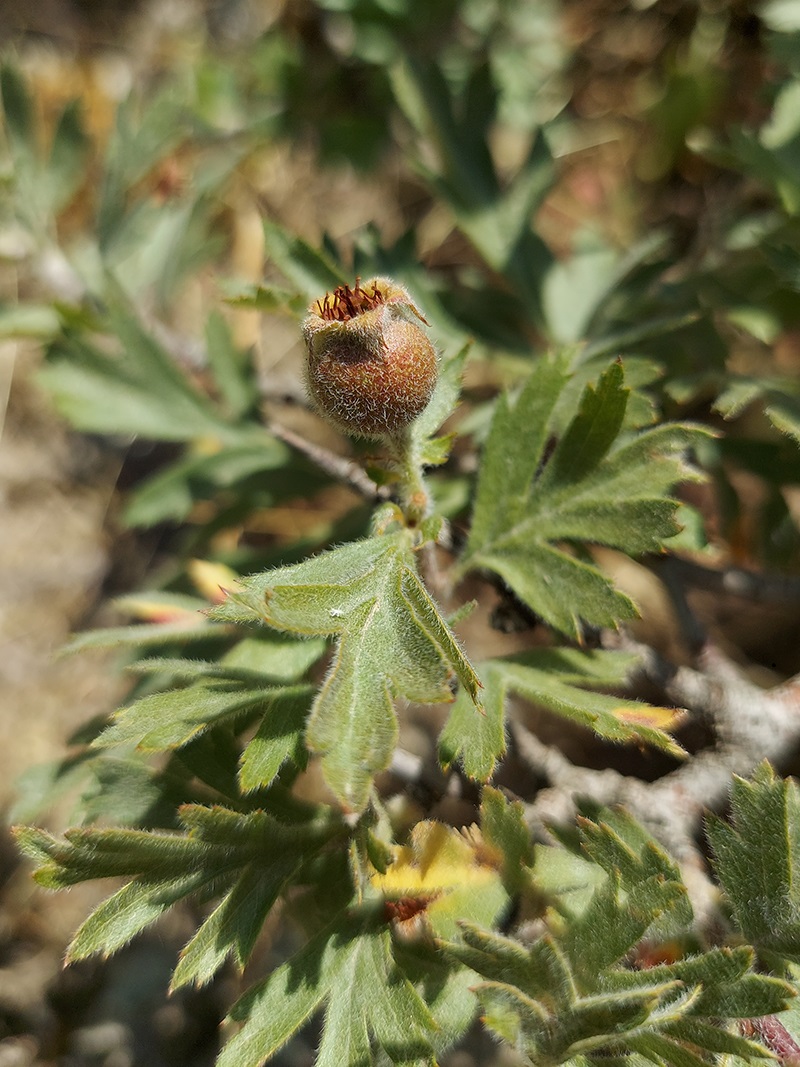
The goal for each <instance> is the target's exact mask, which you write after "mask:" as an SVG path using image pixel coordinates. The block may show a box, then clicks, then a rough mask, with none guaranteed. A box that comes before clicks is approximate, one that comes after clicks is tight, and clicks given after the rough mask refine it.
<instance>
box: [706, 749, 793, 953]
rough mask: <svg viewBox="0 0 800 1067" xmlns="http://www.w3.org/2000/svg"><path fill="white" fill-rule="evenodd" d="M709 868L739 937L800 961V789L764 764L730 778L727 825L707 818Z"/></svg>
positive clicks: (718, 819) (711, 817) (712, 817)
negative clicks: (746, 777) (711, 866)
mask: <svg viewBox="0 0 800 1067" xmlns="http://www.w3.org/2000/svg"><path fill="white" fill-rule="evenodd" d="M706 832H707V834H708V838H709V841H710V842H711V847H712V849H713V852H714V867H715V869H716V871H717V874H718V876H719V879H720V882H721V883H722V886H723V888H724V890H725V892H726V893H727V895H728V897H729V898H730V901H731V903H732V905H733V909H734V913H735V915H736V920H737V923H738V924H739V927H740V929H741V930H742V932H743V933H744V935H745V936H746V937H747V938H748V939H749V940H751V941H752V942H753V944H754V945H756V946H757V947H759V948H763V949H769V950H771V951H774V952H777V953H779V954H780V955H782V956H785V957H787V958H788V959H793V960H798V959H800V789H798V786H797V784H796V782H795V781H794V779H791V778H786V779H781V778H778V777H777V776H776V775H775V772H774V771H773V770H772V768H771V767H770V765H769V764H768V763H766V762H764V763H762V764H761V766H760V767H759V768H758V769H757V770H756V772H755V774H754V775H753V778H752V780H751V781H749V782H748V781H745V780H744V779H742V778H738V777H735V778H734V780H733V787H732V789H731V822H730V823H727V822H724V821H723V820H722V819H720V818H718V817H716V816H709V818H708V820H707V824H706Z"/></svg>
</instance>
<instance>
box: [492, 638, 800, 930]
mask: <svg viewBox="0 0 800 1067" xmlns="http://www.w3.org/2000/svg"><path fill="white" fill-rule="evenodd" d="M622 643H623V646H624V647H626V648H628V649H629V650H632V651H636V652H637V653H638V654H639V656H640V664H641V667H640V669H641V670H642V672H643V674H644V675H645V677H647V678H648V679H649V680H650V681H652V682H653V683H655V684H656V685H658V686H659V688H660V689H661V690H662V691H663V692H664V693H665V695H666V696H667V698H668V699H669V700H670V701H672V702H674V703H675V704H679V705H681V706H683V707H688V708H689V709H690V710H691V711H693V712H695V713H696V714H699V715H701V716H702V717H703V718H704V719H705V720H706V721H707V722H709V723H710V724H711V725H712V726H713V729H714V732H715V735H716V739H717V740H716V744H715V745H714V747H713V748H709V749H706V750H704V751H702V752H700V753H699V754H698V755H696V756H694V757H692V758H690V759H689V760H687V762H686V763H684V764H683V765H682V766H680V767H678V768H677V769H676V770H674V771H672V772H671V773H670V774H667V775H664V777H663V778H660V779H658V780H657V781H655V782H643V781H641V780H640V779H639V778H634V777H630V776H627V775H623V774H620V773H618V772H617V771H609V770H604V771H596V770H591V769H589V768H585V767H576V766H575V765H574V764H572V763H571V762H570V761H569V760H568V759H567V758H566V757H565V756H564V755H563V753H561V752H559V751H558V750H556V749H552V748H550V747H549V746H547V745H544V744H543V743H542V742H541V741H539V740H538V738H535V737H534V736H533V735H532V734H530V732H529V731H528V730H526V729H525V727H523V726H522V725H521V724H519V723H515V724H514V725H513V727H512V729H513V733H514V736H515V739H516V742H517V745H518V749H519V753H520V756H521V757H522V758H523V759H524V760H525V761H526V763H528V764H529V765H530V766H531V767H532V768H533V769H534V770H535V771H536V772H538V773H540V774H544V775H545V776H546V777H547V778H548V780H549V781H550V783H551V785H550V788H548V789H544V790H541V791H540V792H539V793H538V794H537V796H536V798H535V799H534V800H533V801H532V802H531V804H529V806H528V812H527V814H528V819H529V822H530V824H531V826H532V828H533V829H534V830H535V831H541V829H542V827H546V824H547V823H548V822H553V821H558V822H561V821H565V820H568V819H571V818H572V817H573V816H574V812H575V796H576V795H585V796H590V797H592V798H593V799H594V800H596V801H598V802H599V803H601V804H621V805H623V806H624V807H626V808H628V809H629V810H630V811H631V812H632V813H633V814H634V815H635V816H636V818H638V819H639V821H640V822H641V823H643V825H645V826H646V827H647V828H648V829H649V830H650V832H651V833H652V834H653V835H654V836H655V837H656V838H657V839H658V840H659V841H661V842H662V844H663V845H665V846H666V847H667V848H668V849H669V850H670V851H671V852H672V854H673V855H674V856H675V858H676V859H677V860H678V862H679V863H680V864H681V866H682V868H683V870H684V875H685V878H686V883H687V886H688V887H689V890H690V894H691V896H692V900H693V904H694V906H695V913H696V915H697V918H698V920H699V921H701V922H702V921H705V920H706V919H707V918H708V917H709V916H710V915H711V913H712V908H713V906H714V902H715V898H716V889H715V888H714V886H713V884H712V883H711V881H710V879H709V877H708V874H707V873H706V870H705V864H704V861H703V857H702V855H701V853H700V851H699V849H698V847H697V844H696V836H697V834H698V832H699V830H700V823H701V818H702V814H703V811H704V810H705V809H707V808H719V807H721V806H722V805H723V804H724V803H725V801H726V799H727V796H728V793H729V790H730V784H731V776H732V775H734V774H738V775H742V776H746V775H749V774H750V773H752V771H753V770H754V769H755V767H756V766H757V765H758V764H759V763H760V762H761V761H762V760H764V759H768V760H770V761H771V762H773V763H777V764H780V762H781V761H782V760H783V759H784V758H785V756H786V754H787V753H788V752H790V751H792V749H793V748H794V746H795V745H796V744H797V743H798V742H799V741H800V676H798V677H797V678H794V679H791V680H790V681H788V682H786V683H785V684H783V685H780V686H776V687H775V688H774V689H771V690H763V689H759V688H758V686H755V685H753V684H752V682H750V681H748V680H747V679H746V678H744V677H743V676H742V675H741V674H740V672H739V670H738V669H737V668H736V666H735V665H734V664H733V663H732V662H731V661H730V660H729V659H728V658H727V657H726V656H725V655H724V654H723V653H722V652H721V651H720V650H719V649H717V648H715V647H714V646H713V645H710V644H706V645H705V647H704V648H703V650H702V652H701V654H700V656H699V661H698V666H699V668H700V669H699V670H693V669H691V668H689V667H675V666H673V665H672V664H669V663H667V662H666V661H665V660H664V659H662V657H660V656H659V655H658V654H657V653H655V652H654V651H653V650H652V649H651V648H649V647H647V646H643V645H639V644H637V643H636V642H634V641H632V640H631V639H629V638H626V639H624V640H623V642H622Z"/></svg>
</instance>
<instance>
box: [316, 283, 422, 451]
mask: <svg viewBox="0 0 800 1067" xmlns="http://www.w3.org/2000/svg"><path fill="white" fill-rule="evenodd" d="M420 323H425V319H424V318H423V316H422V315H421V313H420V312H419V311H418V309H417V308H416V307H415V306H414V304H413V302H412V300H411V297H410V296H409V294H408V293H407V292H406V290H405V289H403V288H401V286H399V285H396V284H395V283H394V282H393V281H391V280H390V279H388V278H373V279H372V281H369V282H367V283H366V284H365V285H363V286H362V285H361V283H360V279H358V278H357V279H356V284H355V286H354V288H352V289H351V288H350V286H349V285H340V286H339V287H338V288H337V289H335V290H334V291H333V293H326V294H325V296H324V297H323V298H322V299H321V300H315V301H314V303H313V304H312V305H311V307H310V308H309V311H308V316H307V317H306V319H305V321H304V322H303V337H304V338H305V341H306V344H307V346H308V368H307V379H308V388H309V392H310V394H311V398H312V400H313V402H314V404H315V406H316V407H317V409H318V410H319V411H320V412H321V413H322V414H323V415H324V416H325V417H326V418H328V419H329V420H330V421H331V422H333V423H334V424H335V425H336V426H338V427H339V428H340V429H342V430H345V431H346V432H347V433H351V434H354V435H356V436H358V437H385V436H391V435H393V434H396V433H398V432H399V431H401V430H403V429H404V428H405V427H406V426H408V424H409V423H410V422H413V420H414V419H415V418H416V417H417V416H418V415H420V414H421V413H422V412H423V411H424V410H425V408H426V407H427V404H428V401H429V400H430V398H431V393H432V392H433V387H434V386H435V384H436V378H437V374H438V367H437V361H436V351H435V349H434V347H433V345H432V344H431V342H430V340H429V339H428V336H427V334H426V333H425V331H424V330H423V329H422V326H421V325H420ZM426 325H427V323H426Z"/></svg>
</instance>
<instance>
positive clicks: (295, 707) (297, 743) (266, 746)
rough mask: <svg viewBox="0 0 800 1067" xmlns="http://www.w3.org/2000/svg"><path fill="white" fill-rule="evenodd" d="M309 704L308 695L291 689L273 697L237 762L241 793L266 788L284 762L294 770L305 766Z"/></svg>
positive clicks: (305, 692) (309, 696)
mask: <svg viewBox="0 0 800 1067" xmlns="http://www.w3.org/2000/svg"><path fill="white" fill-rule="evenodd" d="M310 703H311V694H310V692H308V691H304V692H293V691H291V690H289V691H287V692H286V693H285V694H277V695H276V696H275V698H274V699H273V700H271V701H270V705H269V707H268V708H267V710H266V712H265V714H264V717H263V719H262V720H261V725H260V726H259V728H258V730H257V731H256V733H255V736H254V737H253V739H252V740H251V741H250V742H248V744H247V747H246V748H245V750H244V752H243V753H242V758H241V761H240V763H239V784H240V786H241V788H242V790H243V792H245V793H250V792H252V791H253V790H254V789H266V788H267V786H269V785H271V784H272V782H273V780H274V779H275V777H276V775H277V774H278V771H279V770H280V769H281V767H282V766H283V764H284V763H285V762H286V761H287V760H290V761H291V762H293V763H294V764H295V766H297V767H304V766H305V763H306V750H305V746H304V744H303V731H304V729H305V723H306V718H307V716H308V709H309V705H310Z"/></svg>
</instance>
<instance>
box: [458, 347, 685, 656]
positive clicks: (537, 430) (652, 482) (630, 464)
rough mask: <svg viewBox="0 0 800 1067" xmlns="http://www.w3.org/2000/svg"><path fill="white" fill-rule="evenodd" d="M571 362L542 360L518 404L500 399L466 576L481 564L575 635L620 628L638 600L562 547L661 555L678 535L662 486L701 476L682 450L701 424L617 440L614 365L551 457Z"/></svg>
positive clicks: (620, 408) (618, 393)
mask: <svg viewBox="0 0 800 1067" xmlns="http://www.w3.org/2000/svg"><path fill="white" fill-rule="evenodd" d="M570 377H571V371H570V369H569V365H568V360H567V359H566V358H561V359H542V360H540V361H539V363H538V365H537V367H536V369H535V370H534V372H533V374H532V375H531V376H530V378H529V379H528V382H527V383H526V385H525V386H524V388H523V389H522V391H521V393H520V394H519V396H518V397H517V398H516V401H514V402H512V401H511V400H510V399H509V398H507V397H505V396H503V397H501V398H500V400H499V401H498V404H497V407H496V410H495V414H494V418H493V420H492V428H491V431H490V434H489V438H488V440H487V442H486V446H485V448H484V453H483V457H482V462H481V469H480V475H479V478H478V486H477V491H476V499H475V508H474V512H473V520H472V527H471V530H470V534H469V539H468V542H467V546H466V550H465V554H464V558H463V560H462V564H461V570H462V571H466V570H474V569H476V568H481V567H485V568H487V569H488V570H492V571H494V572H495V573H496V574H498V575H499V576H500V577H501V578H503V579H504V580H505V581H506V582H507V583H508V585H509V586H510V587H511V588H512V589H513V590H514V592H515V593H516V594H517V595H518V596H519V597H520V599H522V600H523V601H524V602H525V603H526V604H528V605H529V606H530V607H531V608H532V609H533V610H534V611H536V612H537V613H538V614H539V615H541V616H542V618H543V619H545V621H546V622H548V623H549V624H550V625H552V626H554V627H555V628H556V629H559V630H561V631H563V632H564V633H566V634H567V635H569V636H570V637H573V638H575V639H579V638H580V620H581V619H584V620H585V621H587V622H589V623H591V624H593V625H598V626H613V625H616V623H617V622H618V621H619V620H621V619H626V618H631V617H633V615H634V614H635V608H634V605H633V603H632V602H631V601H630V600H629V598H628V597H626V596H625V595H624V594H622V593H621V592H619V591H618V590H616V589H615V588H614V586H613V585H612V583H611V582H610V580H609V579H608V578H606V577H605V576H604V575H603V574H602V573H601V572H600V571H599V570H598V568H597V567H596V566H594V565H593V564H592V563H589V562H586V561H585V560H584V559H582V558H580V556H579V555H578V554H577V552H576V551H573V552H570V551H568V550H567V549H566V547H565V545H574V546H576V548H579V547H580V546H582V545H587V544H599V545H606V546H609V547H612V548H617V549H620V550H622V551H624V552H628V553H630V554H641V553H643V552H655V551H660V550H661V549H662V547H663V543H664V541H665V540H666V539H668V538H669V537H672V536H673V535H674V534H676V533H677V532H678V531H679V526H678V524H677V522H676V521H675V512H676V510H677V508H678V502H677V501H675V500H673V499H671V498H670V497H669V496H667V495H666V494H667V491H668V490H669V489H670V487H671V486H672V485H674V484H675V483H676V482H678V481H685V480H687V479H696V477H697V475H696V474H695V472H694V471H693V470H692V469H691V468H690V467H689V466H688V464H687V463H686V461H685V458H684V457H685V454H686V453H687V452H688V451H689V450H690V449H691V448H692V447H693V446H694V445H695V444H696V443H697V442H698V441H699V440H700V439H701V438H702V436H703V435H704V434H705V431H703V430H701V429H700V428H699V427H693V426H683V425H680V424H669V423H667V424H663V425H661V426H659V427H656V428H654V429H650V430H646V431H644V432H642V433H639V434H637V435H636V436H634V437H626V436H621V435H620V432H621V430H622V427H623V421H624V417H625V411H626V407H627V403H628V396H629V390H628V389H627V388H626V387H625V385H624V376H623V370H622V366H621V364H619V363H613V364H611V366H610V367H608V369H607V370H606V371H605V372H604V373H603V374H602V376H601V377H600V380H599V382H598V383H597V385H596V386H591V385H589V386H587V388H586V389H585V391H584V393H583V397H582V400H581V403H580V407H579V410H578V412H577V414H575V416H574V417H573V418H572V420H571V421H570V423H569V425H568V426H567V428H566V431H565V432H564V434H563V435H562V436H561V438H560V439H559V440H557V441H556V442H555V444H554V445H553V446H552V450H551V452H550V453H549V454H548V453H547V447H548V445H549V443H550V441H551V435H552V433H553V420H554V413H555V411H556V407H557V405H558V403H559V399H560V397H561V396H562V394H563V392H564V390H565V389H566V388H567V385H568V383H569V380H570Z"/></svg>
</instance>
